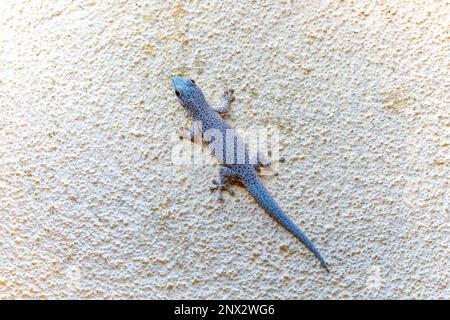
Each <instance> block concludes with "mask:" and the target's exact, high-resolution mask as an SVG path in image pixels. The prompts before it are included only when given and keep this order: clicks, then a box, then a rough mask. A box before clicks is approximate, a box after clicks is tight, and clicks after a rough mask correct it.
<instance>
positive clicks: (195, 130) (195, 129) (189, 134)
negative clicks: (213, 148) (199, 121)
mask: <svg viewBox="0 0 450 320" xmlns="http://www.w3.org/2000/svg"><path fill="white" fill-rule="evenodd" d="M201 133H202V130H201V128H200V127H199V126H198V125H196V124H195V122H194V125H193V126H192V129H191V130H186V129H181V130H180V133H179V135H178V136H179V138H180V139H186V140H191V141H194V138H195V137H197V136H199V135H201Z"/></svg>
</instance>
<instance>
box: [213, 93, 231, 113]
mask: <svg viewBox="0 0 450 320" xmlns="http://www.w3.org/2000/svg"><path fill="white" fill-rule="evenodd" d="M234 100H235V98H234V90H233V89H229V90H227V91H225V92H224V94H223V105H222V106H220V107H215V108H213V109H214V110H215V111H217V112H218V113H226V112H228V109H229V108H230V104H231V102H233V101H234Z"/></svg>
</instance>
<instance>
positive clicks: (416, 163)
mask: <svg viewBox="0 0 450 320" xmlns="http://www.w3.org/2000/svg"><path fill="white" fill-rule="evenodd" d="M449 17H450V3H449V1H437V0H436V1H431V0H430V1H425V0H424V1H409V0H408V1H406V0H405V1H394V0H389V1H348V0H343V1H337V0H336V1H325V0H323V1H321V0H305V1H299V0H291V1H238V0H227V1H214V0H209V1H169V2H167V1H156V0H155V1H153V0H151V1H139V0H138V1H126V0H109V1H100V0H97V1H95V0H85V1H83V0H63V1H40V0H28V1H26V0H20V1H12V0H6V1H5V0H2V1H1V2H0V108H1V109H0V221H1V223H0V298H19V299H20V298H273V299H277V298H286V299H298V298H301V299H313V298H340V299H351V298H402V299H406V298H431V297H436V298H447V299H448V298H450V287H449V271H450V262H449V261H450V257H449V255H450V253H449V252H450V250H449V244H450V217H449V199H448V197H449V177H450V172H449V165H450V157H449V143H450V120H449V109H450V108H449V105H450V104H449V102H450V101H449V92H450V71H449V68H450V38H449V24H450V18H449ZM173 75H183V76H187V77H189V78H193V79H195V80H196V82H197V84H198V85H199V86H201V87H202V88H203V90H204V92H205V95H206V97H207V99H208V100H209V101H210V102H211V103H212V104H218V103H219V102H220V100H221V93H222V92H223V90H224V89H226V88H233V89H235V91H236V103H235V104H234V105H233V107H232V110H231V114H230V115H229V116H228V117H227V119H228V121H229V122H230V123H231V124H232V125H233V126H235V127H236V128H239V129H240V130H243V131H245V130H249V129H250V128H253V127H260V128H266V127H270V128H273V129H275V130H277V131H278V132H279V134H280V144H281V145H280V153H281V155H282V156H283V157H284V158H285V159H286V162H285V163H282V164H280V165H279V168H278V171H279V176H277V177H275V176H269V177H266V178H264V181H265V183H266V185H267V188H268V189H269V190H270V191H271V192H272V193H273V195H274V197H275V198H276V199H277V200H278V202H279V204H280V205H281V206H282V207H283V208H284V209H285V210H286V213H287V214H288V215H289V216H290V217H291V218H292V220H293V221H295V223H296V224H298V225H299V226H300V227H301V228H302V229H303V230H304V231H305V233H307V234H308V235H309V236H310V238H311V239H312V241H313V242H314V243H315V244H316V245H317V246H318V248H320V251H321V252H322V254H323V255H324V257H325V258H326V260H327V261H328V262H329V263H330V265H331V270H332V271H331V273H330V274H327V273H325V272H324V271H323V269H321V268H320V265H319V264H318V263H317V261H316V260H315V259H314V257H313V256H312V255H311V254H310V253H309V252H308V251H307V249H306V248H305V247H304V246H303V245H302V244H300V243H299V242H298V241H297V240H295V238H294V237H292V236H291V235H290V234H289V233H288V232H287V231H285V230H284V229H283V228H281V227H280V226H279V225H277V224H276V223H275V222H274V221H273V220H272V219H271V218H270V217H269V216H268V215H267V214H265V213H264V212H263V211H262V209H260V208H258V207H257V205H256V203H255V202H254V200H252V199H251V198H250V196H249V195H248V193H247V191H246V190H245V189H243V188H241V187H239V186H236V187H235V190H236V195H235V196H234V197H232V196H230V195H227V194H225V201H224V202H223V203H220V202H217V201H216V199H215V195H214V194H211V193H210V191H209V186H210V181H211V179H213V178H214V177H216V176H217V170H218V167H217V166H215V165H211V164H205V165H188V164H183V165H179V164H177V165H176V164H174V163H173V153H172V152H173V149H174V147H175V146H178V145H179V144H180V143H182V144H183V146H184V144H185V145H186V146H189V143H188V142H187V141H183V142H179V141H178V139H177V137H176V135H177V133H178V131H179V129H180V128H182V127H187V126H188V125H189V120H188V119H187V117H186V113H185V112H184V111H183V110H182V107H181V106H180V105H179V104H178V103H177V101H176V99H175V96H174V94H173V91H172V88H171V81H170V79H171V77H172V76H173ZM197 148H198V147H197ZM203 154H205V157H209V152H208V151H207V150H206V149H205V150H203Z"/></svg>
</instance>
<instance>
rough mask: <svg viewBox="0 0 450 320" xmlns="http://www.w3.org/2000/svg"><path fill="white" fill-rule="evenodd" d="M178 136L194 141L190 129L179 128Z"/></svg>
mask: <svg viewBox="0 0 450 320" xmlns="http://www.w3.org/2000/svg"><path fill="white" fill-rule="evenodd" d="M178 138H180V140H183V139H186V140H190V141H194V135H193V134H192V131H189V130H186V129H181V130H180V132H179V133H178Z"/></svg>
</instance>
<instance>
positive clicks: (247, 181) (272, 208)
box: [172, 76, 330, 272]
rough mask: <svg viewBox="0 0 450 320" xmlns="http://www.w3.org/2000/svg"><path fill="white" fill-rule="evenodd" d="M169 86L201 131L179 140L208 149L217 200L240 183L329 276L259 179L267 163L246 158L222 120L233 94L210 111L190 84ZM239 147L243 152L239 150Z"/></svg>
mask: <svg viewBox="0 0 450 320" xmlns="http://www.w3.org/2000/svg"><path fill="white" fill-rule="evenodd" d="M172 85H173V90H174V93H175V95H176V97H177V100H178V102H179V103H180V104H181V105H182V106H183V107H184V108H185V109H186V110H187V112H188V114H189V116H190V117H191V118H192V120H193V121H194V123H195V122H196V123H200V124H201V128H198V126H197V127H194V128H193V129H192V130H188V131H186V132H184V133H183V134H182V135H181V136H180V137H181V138H185V139H190V140H193V139H194V138H195V137H196V136H199V135H201V136H202V140H203V141H204V142H205V143H207V144H208V145H209V146H210V148H211V151H212V154H213V156H215V158H216V159H217V160H218V161H219V163H220V169H219V177H218V179H216V180H213V183H214V186H213V187H212V188H211V190H213V191H218V198H219V199H223V198H222V192H223V191H228V192H229V193H230V194H233V193H234V192H232V190H231V189H229V182H230V181H231V180H240V181H241V182H242V183H243V185H244V187H245V188H246V189H247V190H248V192H249V193H250V194H251V196H252V197H253V198H254V199H255V200H256V202H257V203H258V204H259V205H260V206H261V207H262V208H263V209H264V210H265V211H266V212H267V213H268V214H269V215H270V216H272V217H273V218H274V219H275V220H276V221H277V222H278V223H279V224H281V225H282V226H283V227H284V228H286V229H287V230H288V231H289V232H291V233H292V234H293V235H294V236H295V237H296V238H297V239H298V240H300V241H301V242H302V243H303V244H304V245H305V246H306V247H307V248H308V249H309V250H310V251H311V252H312V253H313V254H314V255H315V256H316V258H317V259H318V260H319V262H320V264H321V266H322V267H323V268H324V269H325V270H326V271H327V272H330V271H329V268H328V265H327V263H326V262H325V260H324V258H323V257H322V255H321V254H320V253H319V250H317V248H316V247H315V246H314V244H313V243H312V242H311V240H309V238H308V237H307V236H306V235H305V234H304V233H303V232H302V231H301V230H300V228H299V227H297V225H295V224H294V222H293V221H292V220H291V219H290V218H289V217H288V216H287V215H286V214H285V213H284V211H283V209H281V207H280V206H279V205H278V204H277V202H276V201H275V200H274V199H273V198H272V196H271V195H270V193H269V191H268V190H267V189H266V187H265V186H264V184H263V183H262V181H261V179H260V178H259V176H258V171H259V169H260V168H261V167H264V166H270V165H271V162H270V161H267V160H266V159H264V157H263V156H262V155H260V154H258V155H257V157H256V159H253V158H254V157H253V158H252V157H251V156H250V153H249V151H248V148H247V146H246V145H245V143H244V144H243V143H242V140H241V138H240V137H239V136H238V134H237V133H236V132H235V130H234V129H232V128H231V126H230V125H229V124H228V123H227V122H226V121H225V120H224V119H223V117H222V115H223V114H225V113H226V112H228V110H229V107H230V104H231V103H232V102H233V101H234V100H235V98H234V91H233V90H227V91H225V94H224V102H223V105H222V106H220V107H211V106H210V104H209V103H208V102H207V101H206V99H205V96H204V94H203V91H202V90H201V89H200V87H199V86H198V85H197V84H196V83H195V81H194V80H191V79H186V78H183V77H180V76H176V77H173V78H172ZM230 133H231V134H230ZM230 145H231V148H230V147H229V146H230ZM242 145H243V148H239V146H242Z"/></svg>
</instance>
